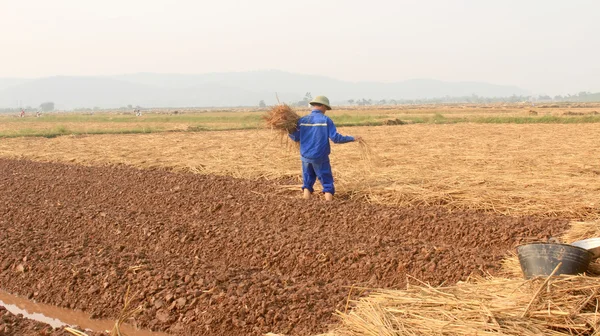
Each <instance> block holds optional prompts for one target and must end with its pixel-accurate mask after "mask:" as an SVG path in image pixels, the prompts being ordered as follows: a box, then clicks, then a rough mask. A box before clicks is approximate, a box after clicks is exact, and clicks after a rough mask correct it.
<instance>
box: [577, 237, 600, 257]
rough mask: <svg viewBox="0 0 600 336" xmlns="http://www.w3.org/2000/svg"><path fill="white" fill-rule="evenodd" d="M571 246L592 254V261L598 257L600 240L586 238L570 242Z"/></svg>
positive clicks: (599, 255) (599, 254)
mask: <svg viewBox="0 0 600 336" xmlns="http://www.w3.org/2000/svg"><path fill="white" fill-rule="evenodd" d="M571 245H573V246H577V247H581V248H583V249H586V250H588V251H590V252H592V254H593V255H594V256H593V259H596V258H598V257H600V238H588V239H584V240H578V241H576V242H572V243H571Z"/></svg>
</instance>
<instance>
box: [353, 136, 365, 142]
mask: <svg viewBox="0 0 600 336" xmlns="http://www.w3.org/2000/svg"><path fill="white" fill-rule="evenodd" d="M362 139H363V138H362V137H361V136H355V137H354V141H362Z"/></svg>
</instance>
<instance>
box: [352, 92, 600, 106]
mask: <svg viewBox="0 0 600 336" xmlns="http://www.w3.org/2000/svg"><path fill="white" fill-rule="evenodd" d="M520 102H600V92H598V93H590V92H583V91H582V92H580V93H578V94H576V95H571V94H568V95H566V96H562V95H557V96H554V97H551V96H548V95H538V96H525V95H512V96H508V97H482V96H478V95H475V94H473V95H470V96H461V97H451V96H445V97H438V98H422V99H389V100H386V99H381V100H373V99H365V98H360V99H349V100H347V103H348V104H349V105H358V106H368V105H409V104H450V103H466V104H490V103H520Z"/></svg>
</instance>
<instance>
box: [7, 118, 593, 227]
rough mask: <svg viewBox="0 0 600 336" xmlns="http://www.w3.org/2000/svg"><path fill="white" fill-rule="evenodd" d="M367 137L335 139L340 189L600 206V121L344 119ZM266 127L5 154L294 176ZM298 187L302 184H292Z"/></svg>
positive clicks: (581, 215)
mask: <svg viewBox="0 0 600 336" xmlns="http://www.w3.org/2000/svg"><path fill="white" fill-rule="evenodd" d="M340 132H341V133H343V134H350V135H361V136H362V137H363V138H365V139H366V141H367V142H368V143H369V147H370V150H371V154H372V155H370V157H371V160H372V161H373V162H372V164H369V162H368V160H366V159H365V157H364V154H363V152H362V151H361V150H360V146H361V145H360V144H359V143H349V144H343V145H333V146H332V155H331V161H332V167H333V172H334V176H335V179H336V187H337V188H336V189H337V190H338V194H339V195H341V196H343V195H347V196H349V197H353V198H362V199H365V200H367V201H369V202H373V203H385V204H394V205H400V206H410V205H443V206H446V207H449V208H452V209H457V208H458V209H476V210H479V209H482V210H488V211H494V212H498V213H502V214H507V215H531V214H535V215H544V216H561V217H567V218H572V219H577V220H581V219H584V220H589V219H596V218H598V214H599V213H600V204H599V202H598V200H600V179H599V178H598V177H599V176H600V161H598V160H597V158H598V157H600V148H599V147H598V146H597V144H598V142H600V124H574V125H511V124H500V125H479V124H458V125H408V126H397V127H396V126H381V127H352V128H341V129H340ZM282 146H285V144H283V143H282V142H281V141H280V140H279V139H276V138H275V137H273V132H272V131H269V130H248V131H228V132H200V133H193V134H147V135H146V134H144V135H98V136H87V137H83V136H82V137H69V136H65V137H59V138H55V139H43V138H20V139H4V140H3V141H2V142H1V143H0V156H3V157H13V158H14V157H17V158H28V159H33V160H41V161H62V162H73V163H78V164H89V165H102V164H126V165H131V166H136V167H140V168H169V169H174V170H178V171H190V172H194V173H201V174H217V175H230V176H234V177H239V178H250V179H255V178H267V179H279V178H285V179H287V180H290V177H291V178H292V179H295V180H296V181H298V182H297V184H298V186H299V185H300V183H301V182H300V181H301V180H300V176H301V169H300V160H299V157H298V153H297V152H296V151H286V150H282ZM292 188H293V189H296V188H297V186H296V185H294V186H293V187H292Z"/></svg>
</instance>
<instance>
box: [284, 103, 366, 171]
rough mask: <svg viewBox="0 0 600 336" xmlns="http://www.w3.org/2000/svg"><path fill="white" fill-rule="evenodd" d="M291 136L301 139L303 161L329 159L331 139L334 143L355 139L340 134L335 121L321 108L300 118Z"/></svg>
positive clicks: (313, 161)
mask: <svg viewBox="0 0 600 336" xmlns="http://www.w3.org/2000/svg"><path fill="white" fill-rule="evenodd" d="M290 138H291V139H292V140H294V141H300V156H301V158H302V161H304V162H309V163H321V162H324V161H327V160H329V153H331V147H330V146H329V139H331V141H333V142H334V143H344V142H351V141H354V137H351V136H343V135H341V134H339V133H338V132H337V129H336V128H335V125H334V124H333V121H332V120H331V119H330V118H329V117H327V116H326V115H324V114H323V112H321V111H319V110H313V111H312V112H311V114H309V115H307V116H304V117H302V118H300V120H298V126H296V131H295V132H294V133H292V134H290Z"/></svg>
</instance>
